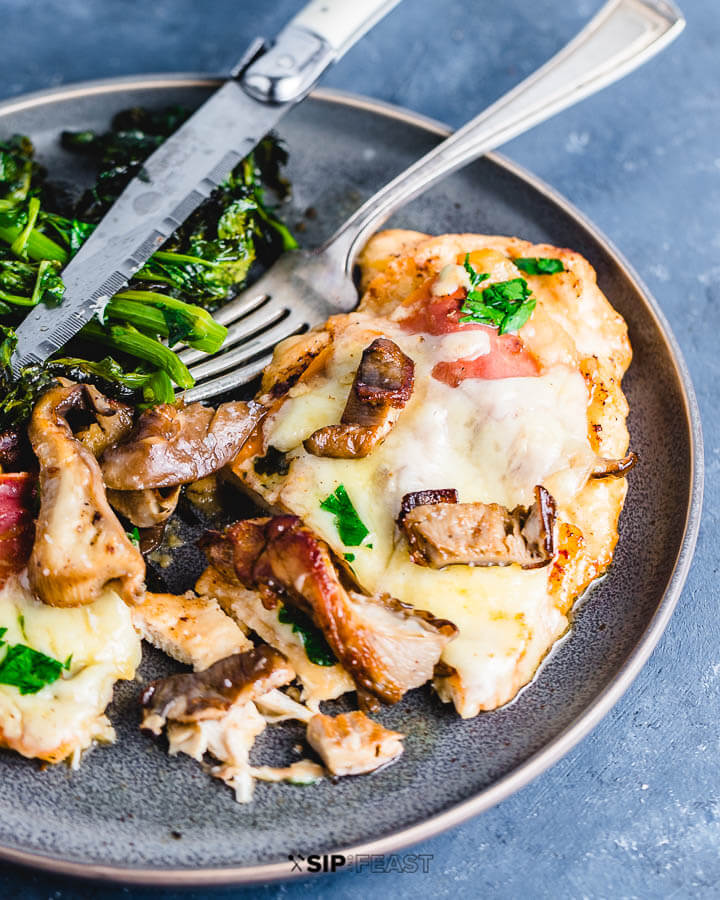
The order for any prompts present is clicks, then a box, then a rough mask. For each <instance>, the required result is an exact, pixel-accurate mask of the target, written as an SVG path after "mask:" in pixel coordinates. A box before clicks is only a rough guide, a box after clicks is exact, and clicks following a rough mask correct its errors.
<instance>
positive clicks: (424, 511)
mask: <svg viewBox="0 0 720 900" xmlns="http://www.w3.org/2000/svg"><path fill="white" fill-rule="evenodd" d="M423 493H426V492H423ZM429 493H434V492H429ZM438 493H445V492H438ZM412 496H413V495H410V496H408V495H406V496H405V497H404V498H403V502H402V506H403V509H404V508H408V507H409V508H408V511H407V512H406V513H405V514H404V515H403V514H402V512H401V519H400V526H401V528H402V530H403V531H404V532H405V535H406V537H407V539H408V543H409V545H410V558H411V559H412V561H413V562H414V563H416V564H417V565H419V566H429V567H430V568H432V569H442V568H444V567H445V566H458V565H466V566H508V565H511V564H512V563H517V564H518V565H519V566H521V567H522V568H523V569H537V568H540V567H542V566H546V565H548V563H550V562H551V560H552V558H553V556H554V553H555V543H554V525H555V501H554V499H553V498H552V496H551V495H550V493H549V492H548V491H546V490H545V488H544V487H543V486H542V485H537V486H536V488H535V502H534V503H533V504H532V506H530V507H529V508H528V507H525V506H516V507H515V509H513V510H508V509H507V508H506V507H504V506H500V505H499V504H498V503H457V502H455V501H453V500H450V501H449V502H448V500H447V499H443V500H440V501H437V500H435V501H433V500H430V502H427V500H426V501H425V502H424V503H422V504H420V505H416V506H414V507H413V506H412V500H411V499H410V498H411V497H412Z"/></svg>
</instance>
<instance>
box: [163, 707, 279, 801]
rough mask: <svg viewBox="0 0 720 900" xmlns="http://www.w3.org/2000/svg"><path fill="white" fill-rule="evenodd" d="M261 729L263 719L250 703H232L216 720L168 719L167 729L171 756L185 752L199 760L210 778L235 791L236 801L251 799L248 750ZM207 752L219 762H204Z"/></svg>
mask: <svg viewBox="0 0 720 900" xmlns="http://www.w3.org/2000/svg"><path fill="white" fill-rule="evenodd" d="M264 730H265V719H264V718H263V717H262V716H261V715H260V713H259V712H258V711H257V709H256V707H255V704H254V703H252V702H248V703H244V704H236V705H234V706H232V707H231V708H230V710H229V711H227V712H226V713H225V714H224V715H223V716H222V718H219V719H203V720H201V721H197V722H189V723H185V724H183V723H180V722H169V723H168V728H167V737H168V744H169V750H168V752H169V753H170V755H171V756H175V755H176V754H177V753H186V754H187V755H188V756H191V757H192V758H193V759H196V760H197V761H198V762H200V763H202V764H203V766H204V768H205V769H206V771H207V772H208V773H209V774H210V775H212V776H213V777H214V778H219V779H221V780H222V781H224V782H225V783H226V784H227V785H228V786H229V787H231V788H232V789H233V790H234V791H235V797H236V799H237V801H238V803H249V802H250V800H252V795H253V787H254V779H253V776H252V774H251V770H250V763H249V759H250V750H251V749H252V746H253V744H254V743H255V740H256V738H257V737H258V735H260V734H262V732H263V731H264ZM206 753H209V754H210V755H211V756H213V757H214V758H215V759H216V760H218V761H219V762H220V765H211V766H208V765H205V763H204V758H205V754H206Z"/></svg>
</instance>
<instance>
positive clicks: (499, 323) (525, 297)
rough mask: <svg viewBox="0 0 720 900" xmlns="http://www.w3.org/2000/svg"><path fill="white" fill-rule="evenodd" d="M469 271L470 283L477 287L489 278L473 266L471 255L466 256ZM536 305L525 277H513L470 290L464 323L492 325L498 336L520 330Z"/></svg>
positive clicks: (462, 310) (465, 307) (463, 311)
mask: <svg viewBox="0 0 720 900" xmlns="http://www.w3.org/2000/svg"><path fill="white" fill-rule="evenodd" d="M465 269H466V270H467V271H468V273H469V274H470V273H472V274H470V281H471V284H473V285H476V284H479V283H480V281H483V280H485V279H487V278H488V277H489V276H488V275H486V274H484V273H483V274H481V275H479V274H478V273H476V272H475V270H474V269H473V268H472V266H471V265H470V257H469V255H467V256H466V257H465ZM474 279H475V280H474ZM536 302H537V301H536V300H535V297H533V296H532V291H531V290H530V288H529V287H528V283H527V281H525V279H524V278H511V279H510V280H509V281H500V282H496V283H495V284H490V285H488V286H487V287H486V288H484V289H482V290H471V291H468V295H467V298H466V299H465V302H464V303H463V305H462V306H461V307H460V312H461V313H463V314H464V315H463V316H462V317H461V318H460V322H462V323H466V322H475V323H478V324H480V325H492V326H493V327H494V328H497V330H498V334H505V333H506V332H508V331H517V330H518V329H519V328H521V327H522V326H523V325H524V324H525V322H527V320H528V319H529V318H530V316H531V315H532V313H533V310H534V309H535V304H536Z"/></svg>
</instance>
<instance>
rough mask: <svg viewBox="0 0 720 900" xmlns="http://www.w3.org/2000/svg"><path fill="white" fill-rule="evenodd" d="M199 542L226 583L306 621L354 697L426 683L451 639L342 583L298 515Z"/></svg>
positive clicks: (243, 525)
mask: <svg viewBox="0 0 720 900" xmlns="http://www.w3.org/2000/svg"><path fill="white" fill-rule="evenodd" d="M204 543H205V552H206V555H207V556H208V559H209V561H210V563H211V564H212V565H213V566H215V568H216V569H218V570H219V571H220V572H221V573H222V575H223V577H224V578H226V579H228V580H229V579H231V578H234V579H235V581H236V582H239V583H240V584H242V585H243V586H245V587H246V588H250V589H255V590H258V591H259V592H260V596H261V598H262V600H263V603H264V604H265V606H267V607H270V606H272V605H276V604H278V603H280V602H282V603H284V604H290V605H293V606H296V607H298V608H299V609H301V610H302V611H303V612H305V613H306V614H307V615H309V616H310V617H311V619H312V620H313V622H314V623H315V625H316V626H317V627H318V628H320V630H321V631H322V632H323V635H324V636H325V639H326V640H327V642H328V644H329V646H330V648H331V649H332V651H333V653H334V654H335V656H336V657H337V659H338V660H339V661H340V663H341V664H342V666H343V667H344V668H345V670H346V671H347V672H349V673H350V675H351V676H352V677H353V679H354V681H355V684H356V686H357V688H358V691H359V692H367V693H368V694H371V695H373V696H374V697H376V698H379V699H381V700H383V701H385V702H387V703H395V702H396V701H397V700H399V699H400V698H401V697H402V696H403V694H405V692H406V691H408V690H410V689H411V688H415V687H419V686H420V685H421V684H424V683H425V682H426V681H428V680H429V679H430V678H432V676H433V670H434V667H435V664H436V663H437V661H438V660H439V658H440V654H441V653H442V651H443V650H444V648H445V646H446V644H447V643H448V642H449V641H450V640H451V639H452V638H453V637H455V635H456V634H457V628H456V627H455V625H453V624H452V622H448V621H447V620H445V619H436V618H435V617H434V616H432V615H431V614H430V613H429V612H425V611H424V610H418V609H414V608H413V607H411V606H409V605H407V604H404V603H401V602H400V601H399V600H396V599H394V598H393V597H390V596H388V595H387V594H382V595H375V596H369V595H367V594H362V593H360V592H359V591H357V590H354V589H353V587H352V586H350V585H346V584H345V583H343V582H342V580H341V579H342V576H341V574H340V573H339V572H338V571H337V569H336V568H335V565H334V564H333V560H332V557H331V555H330V548H329V547H328V545H327V544H326V543H324V542H323V541H321V540H319V539H318V538H317V537H315V535H314V534H313V533H312V532H311V531H310V529H308V528H306V527H305V526H304V525H303V524H302V523H301V521H300V519H298V518H297V517H296V516H275V517H274V518H271V519H254V520H253V519H249V520H246V521H244V522H237V523H235V525H231V526H230V527H229V528H227V529H226V530H225V532H224V533H222V534H217V533H215V534H210V535H208V537H207V538H206V540H205V542H204Z"/></svg>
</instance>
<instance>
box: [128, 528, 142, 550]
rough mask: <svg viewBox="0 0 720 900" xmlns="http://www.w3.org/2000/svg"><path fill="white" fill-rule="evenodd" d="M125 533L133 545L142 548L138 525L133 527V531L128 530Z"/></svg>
mask: <svg viewBox="0 0 720 900" xmlns="http://www.w3.org/2000/svg"><path fill="white" fill-rule="evenodd" d="M125 534H126V535H127V538H128V540H129V541H130V543H131V544H132V545H133V547H135V548H136V549H137V550H139V549H140V529H139V528H138V527H137V525H136V526H135V527H134V528H133V530H132V531H126V532H125Z"/></svg>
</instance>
